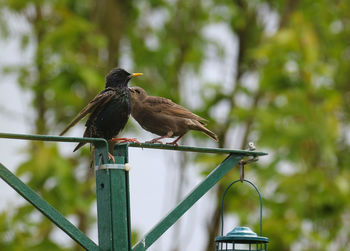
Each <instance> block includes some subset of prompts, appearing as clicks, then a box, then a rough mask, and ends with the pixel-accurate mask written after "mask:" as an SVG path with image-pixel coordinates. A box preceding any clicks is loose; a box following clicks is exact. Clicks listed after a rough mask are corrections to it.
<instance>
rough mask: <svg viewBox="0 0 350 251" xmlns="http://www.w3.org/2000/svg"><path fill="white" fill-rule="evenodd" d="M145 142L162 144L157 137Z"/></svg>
mask: <svg viewBox="0 0 350 251" xmlns="http://www.w3.org/2000/svg"><path fill="white" fill-rule="evenodd" d="M145 143H149V144H161V145H162V144H163V142H162V141H160V140H158V139H152V140H149V141H146V142H145Z"/></svg>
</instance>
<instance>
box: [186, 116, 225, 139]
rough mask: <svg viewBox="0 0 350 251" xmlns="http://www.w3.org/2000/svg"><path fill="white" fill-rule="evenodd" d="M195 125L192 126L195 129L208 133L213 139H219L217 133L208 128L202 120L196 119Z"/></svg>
mask: <svg viewBox="0 0 350 251" xmlns="http://www.w3.org/2000/svg"><path fill="white" fill-rule="evenodd" d="M194 124H195V126H194V127H193V128H192V129H194V130H198V131H201V132H204V133H205V134H206V135H208V136H209V137H211V138H212V139H213V140H215V141H219V138H218V136H216V134H215V133H213V132H212V131H210V130H209V129H208V128H206V127H205V126H204V125H203V124H202V123H201V122H199V121H195V123H194Z"/></svg>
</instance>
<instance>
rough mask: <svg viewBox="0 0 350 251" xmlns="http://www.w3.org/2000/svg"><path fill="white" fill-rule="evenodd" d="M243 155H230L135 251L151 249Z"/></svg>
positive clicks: (135, 247) (139, 243)
mask: <svg viewBox="0 0 350 251" xmlns="http://www.w3.org/2000/svg"><path fill="white" fill-rule="evenodd" d="M242 158H243V156H242V155H239V156H238V155H234V154H232V155H229V156H228V157H227V158H226V159H225V160H224V161H223V162H222V163H221V164H220V165H219V166H218V167H216V168H215V169H214V170H213V171H212V172H211V173H210V174H209V175H208V176H207V177H206V178H205V179H204V180H203V181H202V182H201V183H200V184H199V185H198V186H197V187H196V188H194V189H193V190H192V192H191V193H189V195H187V197H186V198H185V199H184V200H183V201H182V202H180V203H179V204H178V206H177V207H176V208H175V209H173V210H172V211H171V212H170V213H169V214H168V215H167V216H166V217H165V218H163V219H162V220H161V221H160V222H159V223H158V224H157V225H156V226H155V227H153V229H152V230H151V231H150V232H148V233H147V234H146V235H145V236H144V238H142V240H141V241H139V242H138V243H137V244H136V245H135V246H134V247H133V249H132V250H133V251H144V250H146V249H147V248H149V247H150V246H151V245H152V244H153V243H154V242H155V241H156V240H157V239H158V238H159V237H160V236H161V235H162V234H163V233H164V232H165V231H167V230H168V229H169V228H170V227H171V226H172V225H173V224H174V223H175V222H176V221H177V220H178V219H179V218H180V217H181V216H182V215H183V214H184V213H185V212H186V211H187V210H188V209H190V208H191V207H192V206H193V204H194V203H196V202H197V201H198V200H199V199H200V198H201V197H202V196H203V195H204V194H205V193H206V192H208V191H209V189H210V188H212V187H213V186H214V185H215V184H216V183H217V182H218V181H219V180H220V179H221V178H222V177H223V176H224V175H225V174H226V173H227V172H228V171H230V170H231V169H232V168H233V167H234V166H235V165H236V164H237V163H238V162H239V161H240V160H241V159H242Z"/></svg>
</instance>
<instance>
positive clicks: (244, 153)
mask: <svg viewBox="0 0 350 251" xmlns="http://www.w3.org/2000/svg"><path fill="white" fill-rule="evenodd" d="M0 138H8V139H26V140H42V141H61V142H88V143H94V144H96V143H99V144H103V145H104V147H105V149H106V151H107V150H108V143H107V141H106V140H105V139H102V138H79V137H62V136H51V135H33V134H13V133H0ZM120 145H128V146H129V147H139V148H151V149H162V150H172V151H186V152H200V153H217V154H219V153H223V154H236V155H242V156H263V155H267V153H264V152H255V151H245V150H232V149H225V148H210V147H193V146H172V145H166V144H164V145H163V144H149V143H141V144H137V143H124V144H120Z"/></svg>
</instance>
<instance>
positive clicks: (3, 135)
mask: <svg viewBox="0 0 350 251" xmlns="http://www.w3.org/2000/svg"><path fill="white" fill-rule="evenodd" d="M0 138H4V139H24V140H40V141H56V142H86V143H93V144H100V145H103V146H104V147H105V149H106V151H107V152H108V143H107V141H106V140H105V139H103V138H79V137H63V136H53V135H36V134H16V133H0Z"/></svg>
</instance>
